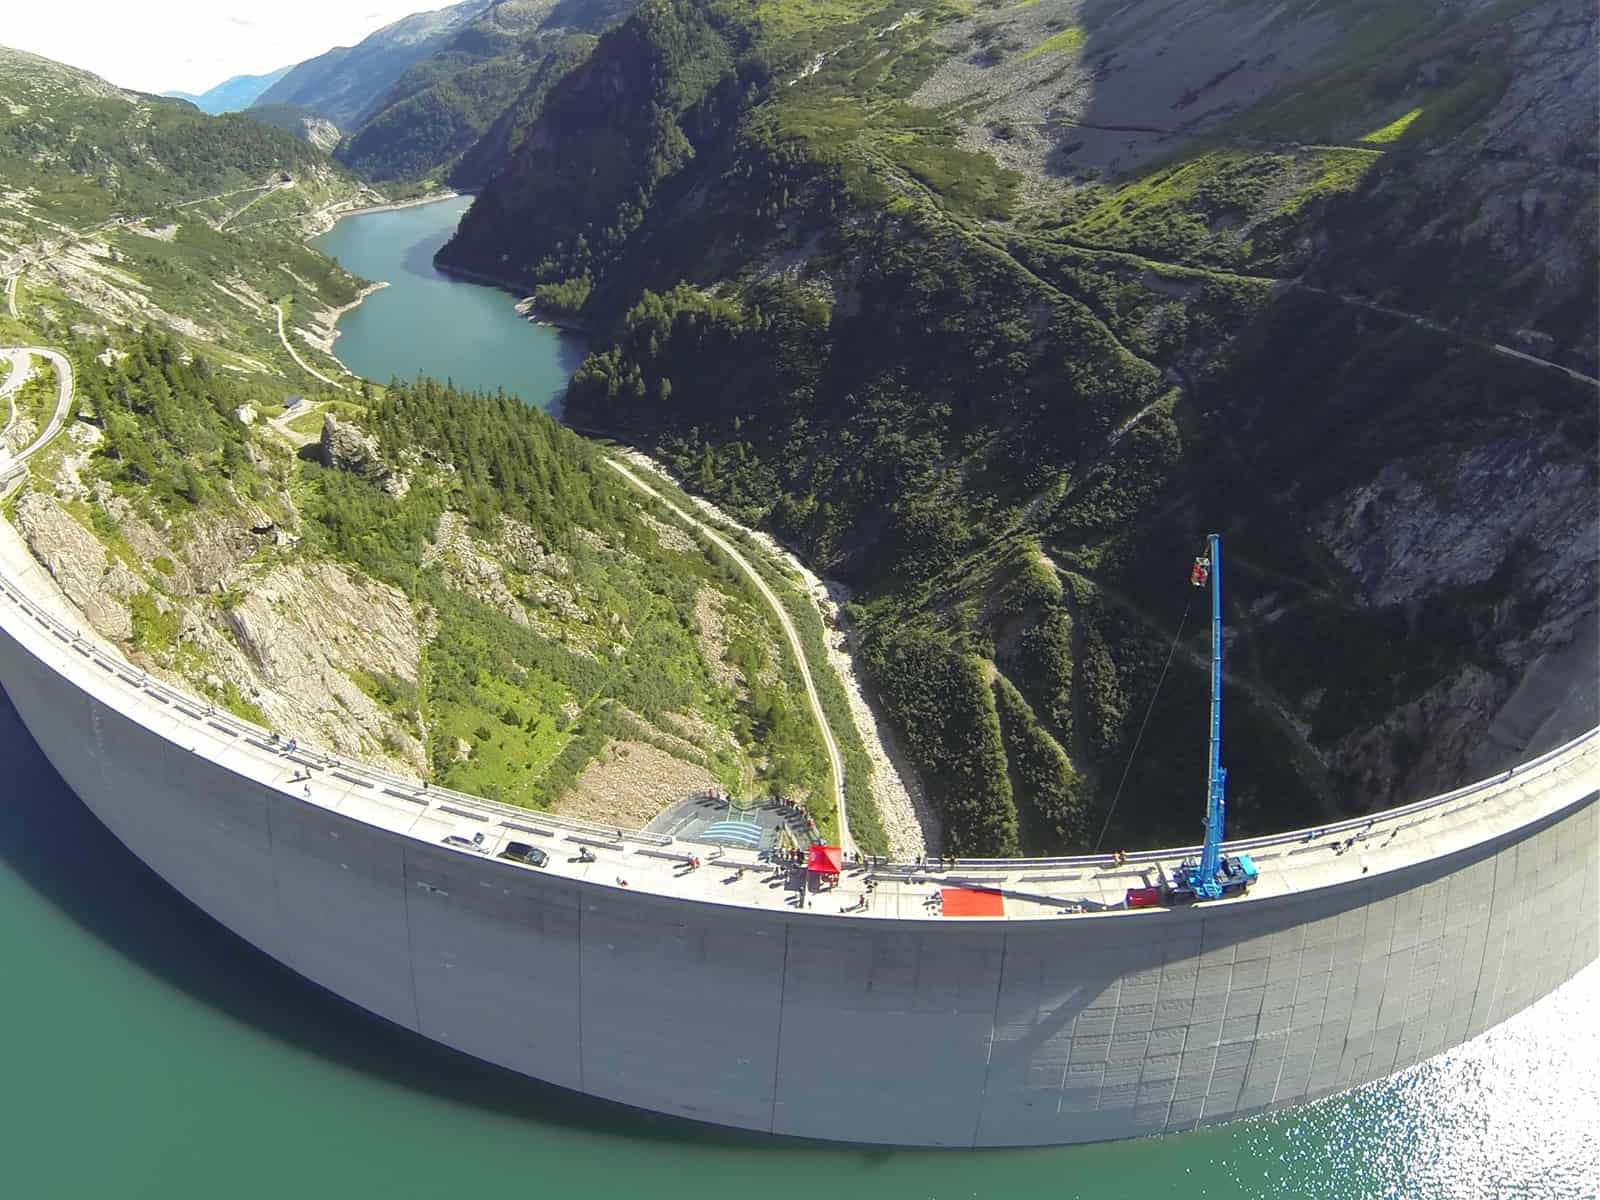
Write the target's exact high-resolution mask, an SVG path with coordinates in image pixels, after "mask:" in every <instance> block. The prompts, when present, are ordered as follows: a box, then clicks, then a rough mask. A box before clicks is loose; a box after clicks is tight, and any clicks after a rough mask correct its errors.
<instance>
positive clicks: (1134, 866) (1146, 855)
mask: <svg viewBox="0 0 1600 1200" xmlns="http://www.w3.org/2000/svg"><path fill="white" fill-rule="evenodd" d="M0 595H3V596H4V597H5V598H6V599H8V600H9V601H10V602H11V603H12V604H14V605H15V606H16V607H18V608H19V609H21V610H22V611H23V612H24V613H26V614H27V616H28V617H29V618H30V619H32V620H33V621H35V622H36V623H37V624H38V625H39V626H40V627H42V628H44V629H46V630H48V631H49V632H50V633H51V635H52V636H54V637H55V638H57V639H58V640H59V641H61V642H63V643H64V644H66V645H68V646H70V647H71V648H72V649H73V650H74V651H76V652H77V653H78V654H79V655H81V656H82V657H84V658H86V659H89V660H91V661H93V662H94V663H95V664H96V665H97V666H99V667H100V668H101V669H102V670H103V671H104V672H105V673H106V674H107V675H108V676H110V677H115V679H116V680H118V681H119V682H120V683H121V684H122V685H123V686H125V687H128V688H131V689H135V690H136V691H137V692H138V693H141V694H142V695H144V696H146V697H148V698H150V699H151V700H154V701H155V702H156V703H158V704H160V705H162V706H163V707H164V708H166V709H167V710H168V711H170V712H172V713H175V714H178V715H179V716H181V717H182V718H183V719H185V720H187V721H190V722H193V723H195V724H196V726H197V727H199V726H204V727H207V728H209V729H210V730H211V731H212V732H213V733H222V734H225V735H227V736H229V737H230V738H233V739H235V740H238V741H243V742H246V743H249V744H251V745H253V746H254V747H255V748H256V749H258V750H260V751H262V752H264V753H269V754H273V755H275V756H279V757H281V758H283V759H284V760H285V761H289V762H293V763H295V764H297V765H298V766H300V767H302V768H304V769H305V770H306V772H307V778H308V779H309V778H310V777H311V776H310V772H312V771H323V772H326V773H327V775H328V776H330V777H332V778H336V779H339V780H341V781H343V782H344V783H347V784H350V785H352V786H354V787H357V788H362V789H367V790H370V791H372V792H373V793H381V794H383V795H385V796H389V797H393V798H396V799H401V800H404V801H407V802H409V803H411V804H414V805H416V806H418V807H419V809H429V810H432V811H433V812H434V813H437V814H442V815H444V816H447V817H452V818H457V819H459V820H460V821H461V822H464V823H466V822H474V823H483V824H494V825H498V826H499V827H501V828H502V829H504V830H507V831H510V832H511V833H525V834H532V835H546V836H557V837H559V836H565V837H567V838H568V839H569V840H572V841H575V842H581V843H585V844H594V845H608V846H611V847H615V848H619V849H622V848H625V847H626V846H628V845H633V846H635V847H638V848H640V849H641V850H645V849H654V850H660V849H662V848H665V847H669V846H672V845H674V843H675V839H673V838H672V837H670V836H668V835H664V834H654V833H649V832H646V831H644V830H638V829H627V828H623V827H619V826H616V825H603V824H600V823H598V822H593V821H584V820H580V819H576V818H572V817H565V816H561V815H559V814H556V813H550V812H545V811H542V810H536V809H527V808H519V807H517V806H515V805H509V804H503V803H500V802H497V801H493V800H488V799H485V798H483V797H480V796H473V795H470V794H468V793H464V792H459V791H455V790H452V789H449V788H444V787H438V786H435V785H432V784H425V783H419V782H418V781H417V780H415V779H411V778H408V777H406V776H404V775H401V774H399V773H397V772H393V771H390V770H386V769H385V768H383V767H380V766H376V765H374V764H371V763H368V762H365V761H362V760H358V759H352V758H349V757H347V756H345V755H341V754H339V753H337V752H335V751H330V750H327V749H324V748H321V747H318V746H314V745H302V744H293V743H290V742H287V741H285V740H284V739H282V737H281V736H280V735H278V734H276V733H274V732H273V731H272V730H269V729H267V728H264V727H262V726H259V725H256V724H255V723H253V722H250V721H247V720H245V719H243V718H241V717H239V716H237V715H235V714H233V713H231V712H228V711H226V710H225V709H219V708H217V707H216V706H215V705H214V704H213V703H211V702H209V701H206V700H203V699H200V698H198V697H196V696H194V695H192V694H189V693H186V692H183V691H181V690H179V689H177V688H175V687H173V686H172V685H170V684H168V683H166V682H164V681H162V680H160V679H157V678H156V677H154V676H152V675H150V674H149V673H148V672H146V671H144V670H142V669H140V668H138V667H136V666H134V665H132V664H131V663H129V662H127V661H126V660H125V659H122V658H121V657H120V656H115V657H113V656H112V655H110V654H108V653H107V652H106V651H105V650H104V649H103V648H102V647H101V646H99V645H97V644H96V643H95V642H94V641H93V640H92V639H90V638H89V637H86V636H85V635H84V634H83V633H82V631H81V630H79V629H76V628H74V627H73V626H71V625H69V624H67V623H66V622H64V621H62V620H60V619H59V618H57V617H56V616H55V615H53V614H52V613H50V612H49V611H47V610H46V609H44V608H43V607H42V606H40V605H39V604H37V603H36V602H35V601H33V600H32V599H31V598H30V597H29V596H28V595H27V593H26V592H25V591H24V590H23V589H22V588H21V587H20V586H19V585H18V584H17V583H16V582H15V581H14V580H12V579H10V578H8V577H7V576H6V575H4V574H3V573H0ZM1597 737H1600V728H1597V729H1593V730H1590V731H1588V732H1586V733H1584V734H1582V735H1580V736H1579V737H1577V738H1574V739H1573V740H1572V741H1570V742H1568V743H1566V744H1565V745H1562V746H1558V747H1556V748H1554V749H1552V750H1549V751H1547V752H1545V753H1543V754H1540V755H1538V756H1536V757H1534V758H1532V759H1529V760H1528V761H1526V762H1523V763H1519V764H1517V765H1516V766H1513V767H1511V768H1508V769H1506V770H1504V771H1501V772H1499V773H1498V774H1496V775H1493V776H1490V777H1489V778H1486V779H1482V780H1478V781H1476V782H1473V783H1470V784H1467V785H1465V786H1463V787H1459V788H1455V789H1453V790H1451V791H1448V792H1444V793H1441V794H1439V795H1436V796H1430V797H1428V798H1426V799H1423V800H1419V801H1416V802H1413V803H1411V804H1407V805H1403V806H1400V807H1398V808H1393V809H1388V810H1385V811H1382V812H1378V813H1372V814H1369V815H1366V816H1359V817H1352V818H1348V819H1344V820H1340V821H1335V822H1330V823H1328V824H1325V825H1320V826H1315V827H1308V828H1303V829H1299V830H1292V831H1289V832H1285V833H1278V834H1270V835H1265V836H1261V837H1255V838H1245V839H1240V840H1236V841H1230V842H1229V843H1228V849H1229V851H1230V852H1238V851H1248V852H1251V853H1252V854H1253V855H1254V857H1255V858H1256V860H1257V861H1258V862H1260V863H1262V864H1264V865H1266V864H1271V862H1272V861H1273V860H1274V858H1276V857H1279V856H1280V854H1282V855H1286V854H1294V853H1295V852H1296V851H1297V850H1299V849H1302V848H1305V847H1306V846H1307V845H1308V843H1313V842H1315V843H1319V844H1321V845H1328V846H1331V848H1332V849H1334V850H1335V851H1336V852H1338V853H1343V851H1344V850H1347V849H1351V848H1353V847H1354V846H1356V845H1359V844H1360V843H1362V842H1364V841H1365V840H1366V839H1367V838H1368V837H1370V836H1371V835H1372V834H1374V833H1380V834H1387V835H1388V836H1389V837H1391V838H1392V837H1393V836H1394V835H1395V834H1396V833H1398V832H1400V831H1402V830H1404V829H1409V828H1411V827H1413V826H1415V825H1417V824H1419V823H1421V822H1424V821H1428V820H1430V819H1431V818H1432V817H1434V816H1436V815H1439V814H1441V813H1443V812H1445V811H1449V812H1451V813H1458V812H1460V811H1461V810H1462V809H1464V808H1467V807H1470V806H1471V805H1472V804H1473V803H1474V802H1479V801H1487V800H1490V799H1493V798H1495V797H1497V796H1498V795H1499V794H1500V789H1501V788H1502V787H1503V786H1504V785H1506V784H1507V783H1509V782H1511V781H1513V780H1515V779H1518V778H1522V779H1527V778H1530V777H1532V776H1534V775H1537V774H1538V773H1539V772H1540V771H1541V770H1543V769H1548V768H1552V767H1554V766H1557V765H1559V764H1561V763H1562V762H1564V761H1565V760H1566V759H1567V758H1568V757H1569V756H1571V755H1572V754H1574V752H1576V751H1579V750H1581V749H1582V748H1583V747H1585V746H1586V745H1587V744H1588V743H1590V742H1591V741H1593V740H1594V739H1596V738H1597ZM291 745H293V746H294V749H293V751H292V752H290V751H289V747H290V746H291ZM1345 835H1349V838H1348V839H1346V838H1345ZM1198 850H1199V847H1198V846H1180V847H1162V848H1157V849H1143V850H1129V851H1126V852H1124V853H1121V854H1117V855H1113V854H1098V855H1074V856H1063V857H1049V858H1002V859H984V858H964V859H952V860H949V863H948V865H947V864H946V863H943V862H938V863H911V862H896V861H893V860H890V859H887V858H876V859H872V860H870V874H871V875H872V876H873V877H874V878H876V879H882V880H897V881H903V882H905V883H912V884H914V883H929V882H935V881H937V882H939V883H943V884H948V885H960V884H962V883H971V884H974V885H977V886H985V885H992V884H993V883H994V882H995V880H996V877H997V876H1005V877H1007V880H1008V881H1010V882H1012V883H1013V885H1014V886H1016V887H1028V886H1033V887H1038V886H1042V885H1051V884H1053V885H1062V884H1079V885H1084V884H1087V883H1088V881H1089V880H1090V878H1091V877H1092V876H1094V875H1095V873H1097V872H1102V871H1105V870H1106V869H1108V868H1120V869H1122V870H1123V871H1124V873H1126V872H1127V871H1129V870H1133V871H1137V870H1138V869H1139V868H1141V867H1156V866H1159V865H1160V864H1163V863H1167V862H1174V861H1176V860H1179V859H1183V858H1188V857H1192V856H1193V855H1195V854H1196V853H1198ZM1274 852H1278V853H1274ZM469 853H470V852H469ZM661 857H662V858H664V859H668V860H671V861H674V862H675V861H676V860H677V858H678V856H677V855H675V854H674V855H663V856H661ZM727 861H728V862H729V863H730V864H731V865H739V864H738V863H737V861H736V860H735V859H733V858H731V857H730V858H729V859H728V860H727ZM746 865H747V866H751V867H753V866H756V865H757V864H754V863H751V864H746ZM1267 869H1268V871H1269V872H1270V870H1271V867H1270V865H1269V866H1268V868H1267ZM1051 890H1052V891H1059V892H1063V893H1067V892H1070V890H1071V889H1061V888H1059V886H1058V887H1057V888H1055V889H1051ZM1113 890H1115V889H1113ZM1086 891H1092V892H1093V893H1094V894H1093V895H1089V894H1085V895H1082V896H1079V897H1074V896H1072V895H1070V894H1058V895H1049V896H1046V895H1040V894H1026V898H1027V899H1029V900H1033V901H1038V902H1041V903H1044V904H1048V905H1065V906H1068V908H1069V909H1070V908H1071V907H1072V906H1073V905H1074V902H1075V900H1083V901H1086V902H1089V903H1090V904H1091V906H1092V909H1093V910H1094V911H1099V912H1104V911H1105V910H1106V909H1107V908H1108V907H1114V906H1111V905H1108V904H1106V902H1105V897H1106V889H1105V888H1104V887H1100V888H1093V889H1086ZM1019 894H1020V893H1019ZM1095 901H1098V903H1095Z"/></svg>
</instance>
